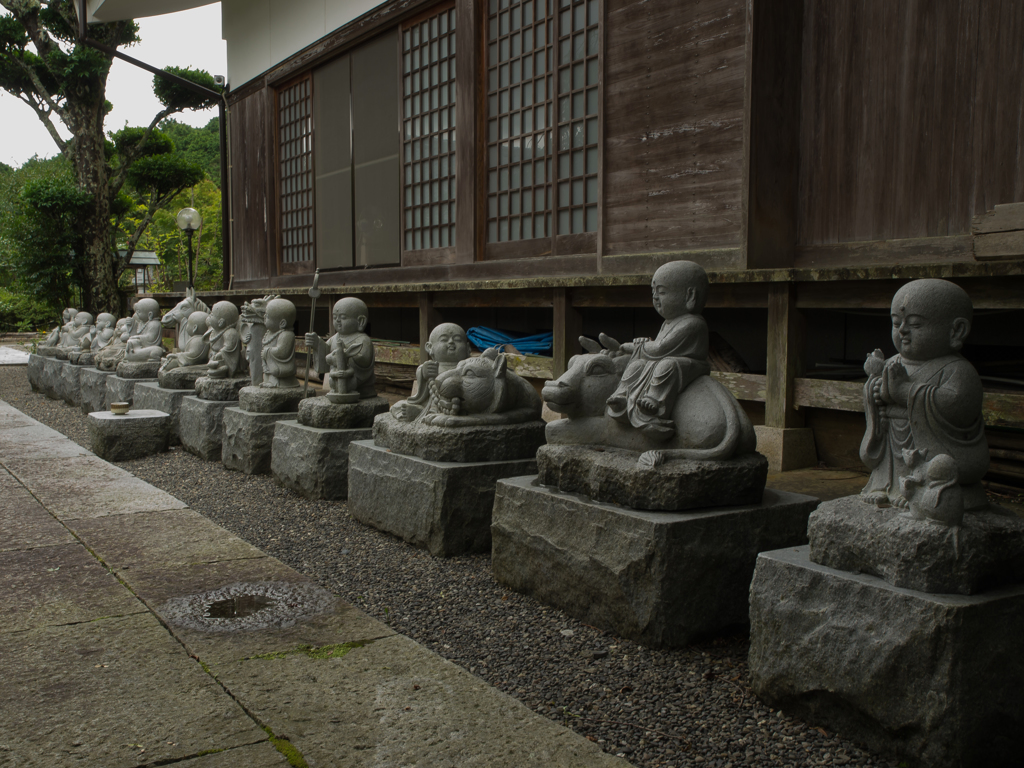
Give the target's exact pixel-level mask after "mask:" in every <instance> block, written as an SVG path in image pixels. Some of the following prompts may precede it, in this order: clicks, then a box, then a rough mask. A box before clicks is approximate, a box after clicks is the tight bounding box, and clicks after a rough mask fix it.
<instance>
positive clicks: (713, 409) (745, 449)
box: [542, 334, 757, 466]
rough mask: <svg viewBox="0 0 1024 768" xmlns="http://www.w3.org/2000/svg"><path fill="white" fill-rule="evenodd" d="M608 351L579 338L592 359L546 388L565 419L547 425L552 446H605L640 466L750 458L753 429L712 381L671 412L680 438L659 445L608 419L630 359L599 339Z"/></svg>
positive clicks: (683, 396) (580, 359)
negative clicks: (634, 455)
mask: <svg viewBox="0 0 1024 768" xmlns="http://www.w3.org/2000/svg"><path fill="white" fill-rule="evenodd" d="M600 338H601V342H602V344H604V348H602V347H601V346H600V345H598V344H596V343H595V342H593V341H591V340H590V339H587V338H586V337H581V338H580V343H581V344H582V345H583V347H584V349H586V350H587V351H588V352H589V354H583V355H576V356H575V357H573V358H572V359H571V360H570V361H569V370H567V371H566V372H565V373H564V374H562V376H561V377H559V378H558V379H556V380H555V381H551V382H548V383H547V384H545V385H544V389H543V392H542V395H543V397H544V402H545V403H546V404H547V406H548V408H550V409H551V410H553V411H555V412H556V413H561V414H564V415H565V416H566V418H564V419H558V420H556V421H552V422H549V423H548V425H547V430H546V433H545V434H546V437H547V441H548V444H551V445H606V446H610V447H613V448H624V449H627V450H632V451H638V452H640V453H641V456H640V459H639V462H638V463H639V464H641V465H644V466H657V465H659V464H662V463H664V462H665V461H666V460H668V459H729V458H732V457H734V456H740V455H742V454H745V453H752V452H753V451H754V450H755V446H756V444H757V438H756V436H755V434H754V427H753V425H752V424H751V423H750V419H749V418H748V417H747V414H746V413H745V412H744V411H743V408H742V407H741V406H740V404H739V402H737V400H736V398H735V397H733V395H732V393H731V392H730V391H729V390H728V389H726V388H725V387H724V386H723V385H722V384H721V383H719V382H718V381H716V380H715V379H713V378H711V377H710V376H700V377H698V378H697V379H696V380H695V381H693V382H692V383H691V384H690V385H689V386H688V387H686V389H684V390H683V391H682V392H681V393H680V394H679V397H678V399H677V400H676V403H675V406H674V408H673V409H672V420H673V421H674V422H675V425H676V434H675V435H673V436H672V437H671V438H670V439H669V440H667V441H664V442H655V441H654V440H652V439H650V438H649V437H648V436H647V435H645V434H644V433H643V432H642V431H640V430H637V429H634V428H632V427H631V426H630V425H628V424H622V423H621V422H618V421H615V420H613V419H610V418H608V417H607V415H606V413H605V402H606V401H607V399H608V398H609V397H610V396H611V395H612V393H613V392H614V391H615V389H616V388H617V387H618V385H619V380H620V379H621V378H622V372H623V371H624V370H625V368H626V365H627V364H628V362H629V356H628V355H624V354H617V351H618V346H619V345H618V343H617V342H616V341H615V340H614V339H612V338H610V337H608V336H605V335H604V334H601V337H600Z"/></svg>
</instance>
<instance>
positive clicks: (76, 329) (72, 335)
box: [67, 312, 96, 350]
mask: <svg viewBox="0 0 1024 768" xmlns="http://www.w3.org/2000/svg"><path fill="white" fill-rule="evenodd" d="M95 332H96V326H95V325H94V324H93V320H92V315H91V314H90V313H89V312H79V313H77V314H76V315H75V319H74V320H73V321H72V325H71V330H70V331H69V332H68V341H67V346H68V348H70V349H77V350H81V349H82V342H83V341H84V340H86V339H88V340H89V341H90V342H91V341H92V335H93V333H95Z"/></svg>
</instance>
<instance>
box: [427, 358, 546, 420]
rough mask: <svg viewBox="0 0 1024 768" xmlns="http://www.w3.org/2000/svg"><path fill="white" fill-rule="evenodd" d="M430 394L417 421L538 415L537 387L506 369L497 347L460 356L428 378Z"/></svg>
mask: <svg viewBox="0 0 1024 768" xmlns="http://www.w3.org/2000/svg"><path fill="white" fill-rule="evenodd" d="M430 390H431V392H432V393H433V397H431V399H430V403H429V405H428V407H427V409H426V410H425V412H424V413H423V414H421V416H420V419H419V421H421V422H422V423H423V424H431V425H433V426H435V427H471V426H481V425H484V424H523V423H525V422H528V421H534V420H537V419H539V418H540V414H541V409H542V403H541V400H540V396H539V395H538V394H537V390H535V389H534V388H533V386H532V385H531V384H530V383H529V382H528V381H526V380H525V379H523V378H521V377H519V376H517V375H516V374H515V373H513V372H512V371H510V370H508V361H507V359H506V357H505V355H503V354H499V353H498V352H497V350H494V349H489V350H487V351H486V352H485V353H484V354H483V355H481V356H480V357H471V358H468V359H466V360H463V361H462V362H460V363H459V364H458V365H456V366H455V367H454V368H453V369H450V370H448V371H445V372H444V373H440V374H438V376H437V378H436V379H434V380H433V381H432V382H430Z"/></svg>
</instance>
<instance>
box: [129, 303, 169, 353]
mask: <svg viewBox="0 0 1024 768" xmlns="http://www.w3.org/2000/svg"><path fill="white" fill-rule="evenodd" d="M166 354H167V348H166V347H164V345H163V326H162V325H161V324H160V305H159V304H158V303H157V301H156V299H140V300H139V301H138V302H137V303H136V304H135V313H134V314H133V315H132V325H131V328H130V329H129V330H128V338H126V339H125V349H124V359H125V362H129V363H148V362H152V361H155V360H159V359H160V358H161V357H163V356H164V355H166Z"/></svg>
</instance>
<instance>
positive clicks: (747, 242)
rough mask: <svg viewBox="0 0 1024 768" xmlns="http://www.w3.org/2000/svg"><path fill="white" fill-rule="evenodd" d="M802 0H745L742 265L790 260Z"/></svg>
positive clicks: (796, 183) (794, 225)
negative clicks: (778, 0) (780, 1)
mask: <svg viewBox="0 0 1024 768" xmlns="http://www.w3.org/2000/svg"><path fill="white" fill-rule="evenodd" d="M803 19H804V3H803V0H786V2H783V3H779V2H771V0H747V41H746V91H745V93H744V121H743V212H742V216H741V224H740V227H741V240H742V247H743V251H744V256H745V259H744V263H745V265H746V268H747V269H763V268H766V267H786V266H790V265H792V263H793V256H794V249H795V247H796V239H797V211H798V205H797V201H798V197H799V191H800V184H799V182H800V179H799V168H800V77H801V65H802V61H801V51H802V40H803Z"/></svg>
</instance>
